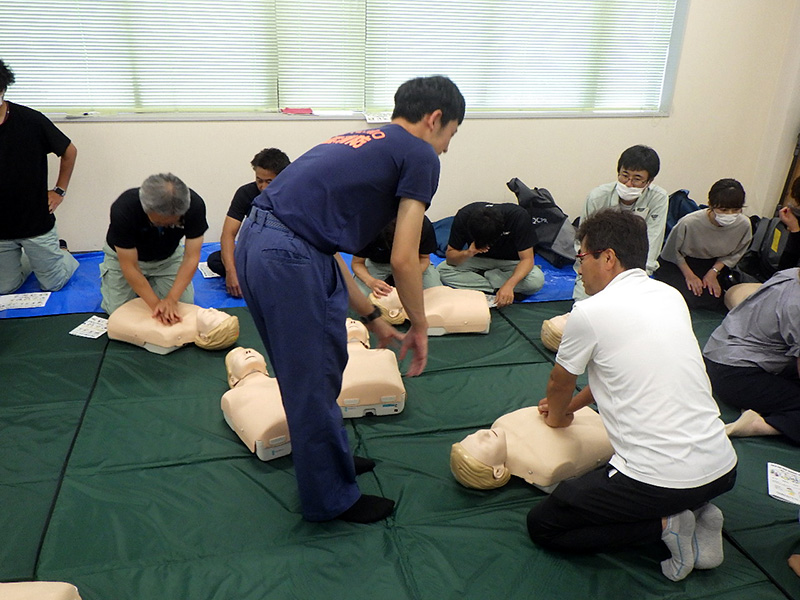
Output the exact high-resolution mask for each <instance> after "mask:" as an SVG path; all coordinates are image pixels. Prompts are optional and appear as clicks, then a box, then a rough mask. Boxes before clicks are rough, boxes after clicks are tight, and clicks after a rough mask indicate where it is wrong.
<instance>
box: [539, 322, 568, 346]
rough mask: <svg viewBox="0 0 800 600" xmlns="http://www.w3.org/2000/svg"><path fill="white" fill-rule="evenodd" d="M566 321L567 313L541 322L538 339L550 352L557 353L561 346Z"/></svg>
mask: <svg viewBox="0 0 800 600" xmlns="http://www.w3.org/2000/svg"><path fill="white" fill-rule="evenodd" d="M567 319H569V313H566V314H563V315H558V316H557V317H553V318H552V319H547V320H545V321H542V331H541V334H540V338H541V340H542V344H543V345H544V347H545V348H547V349H548V350H550V351H551V352H558V347H559V346H560V345H561V336H562V335H563V334H564V327H566V326H567Z"/></svg>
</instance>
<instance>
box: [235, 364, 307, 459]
mask: <svg viewBox="0 0 800 600" xmlns="http://www.w3.org/2000/svg"><path fill="white" fill-rule="evenodd" d="M225 369H226V370H227V372H228V385H229V386H230V388H231V389H230V390H228V391H227V392H225V393H224V394H223V395H222V414H223V415H224V416H225V422H226V423H227V424H228V426H229V427H230V428H231V429H233V431H235V432H236V435H238V436H239V439H241V440H242V442H244V445H245V446H247V448H248V449H249V450H250V452H253V453H254V454H255V455H256V456H258V458H260V459H261V460H264V461H267V460H272V459H273V458H278V457H280V456H286V455H287V454H289V453H290V452H291V451H292V444H291V441H290V438H289V427H288V425H287V424H286V413H285V412H284V410H283V403H282V402H281V392H280V389H279V388H278V380H277V379H275V378H274V377H270V376H269V373H268V372H267V363H266V361H265V360H264V356H263V355H261V354H259V353H258V352H256V351H255V350H253V349H252V348H234V349H233V350H231V351H230V352H228V354H227V356H225Z"/></svg>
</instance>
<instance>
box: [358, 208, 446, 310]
mask: <svg viewBox="0 0 800 600" xmlns="http://www.w3.org/2000/svg"><path fill="white" fill-rule="evenodd" d="M396 224H397V220H396V219H393V220H392V222H391V223H389V224H388V225H387V226H386V227H384V228H383V230H382V231H381V232H380V234H378V237H377V238H375V239H374V240H372V241H371V242H370V243H369V244H368V245H367V247H366V248H364V249H363V250H360V251H359V252H356V253H355V254H353V260H352V261H351V263H350V266H351V267H352V269H353V274H354V275H355V276H356V283H357V284H358V287H360V288H361V291H363V292H364V293H365V294H367V295H369V293H370V292H372V293H373V294H375V296H376V297H377V298H380V297H382V296H386V295H387V294H390V293H391V292H392V289H393V287H392V286H393V285H394V277H393V276H392V265H391V258H392V241H393V240H394V229H395V225H396ZM431 252H436V232H435V231H434V230H433V223H431V220H430V219H429V218H428V217H422V234H421V236H420V239H419V268H420V271H421V272H422V289H428V288H430V287H435V286H437V285H442V282H441V280H440V279H439V272H438V271H437V270H436V269H435V268H434V267H433V265H431Z"/></svg>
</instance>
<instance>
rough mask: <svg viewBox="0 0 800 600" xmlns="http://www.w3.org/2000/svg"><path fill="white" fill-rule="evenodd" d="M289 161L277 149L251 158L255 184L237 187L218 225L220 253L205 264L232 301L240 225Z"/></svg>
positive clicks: (238, 295) (235, 290)
mask: <svg viewBox="0 0 800 600" xmlns="http://www.w3.org/2000/svg"><path fill="white" fill-rule="evenodd" d="M290 162H291V161H290V160H289V157H288V156H286V154H285V153H284V152H283V151H281V150H278V149H277V148H264V149H263V150H262V151H261V152H259V153H258V154H256V155H255V156H254V157H253V160H251V161H250V165H251V166H252V167H253V171H255V174H256V180H255V181H251V182H250V183H246V184H244V185H243V186H241V187H240V188H239V189H238V190H236V193H235V194H234V195H233V200H231V205H230V208H228V214H227V216H226V217H225V222H224V223H223V224H222V234H221V235H220V238H219V245H220V249H219V251H218V252H212V253H211V254H210V255H209V256H208V258H207V259H206V262H207V263H208V267H209V268H210V269H211V270H212V271H214V272H215V273H217V274H218V275H222V276H223V277H224V278H225V289H227V290H228V293H229V294H230V295H231V296H234V297H235V298H241V297H242V289H241V288H240V287H239V277H238V276H237V275H236V265H235V264H234V260H233V249H234V248H235V247H236V236H237V234H238V233H239V228H240V227H241V226H242V221H244V218H245V217H246V216H247V215H248V214H249V213H250V207H251V206H252V205H253V200H255V199H256V196H258V195H259V194H260V193H261V192H263V191H264V190H265V189H266V188H267V186H268V185H269V184H270V183H272V180H273V179H275V178H276V177H277V176H278V174H279V173H280V172H281V171H283V170H284V169H285V168H286V167H287V166H289V163H290Z"/></svg>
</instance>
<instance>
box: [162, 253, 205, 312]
mask: <svg viewBox="0 0 800 600" xmlns="http://www.w3.org/2000/svg"><path fill="white" fill-rule="evenodd" d="M199 262H200V257H199V256H196V257H195V256H190V255H188V254H184V255H183V260H182V261H181V266H180V267H178V273H177V274H176V275H175V281H173V282H172V287H171V288H170V289H169V292H168V293H167V298H169V299H170V300H174V301H175V302H177V301H178V300H179V299H180V297H181V295H182V294H183V292H185V291H186V288H187V287H189V284H190V283H191V282H192V277H194V272H195V271H196V270H197V265H198V264H199Z"/></svg>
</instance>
